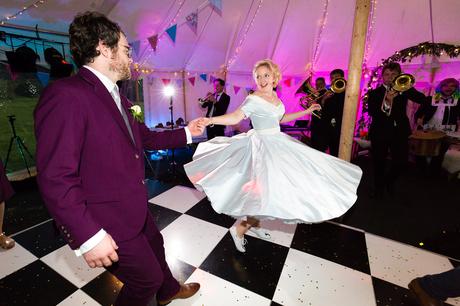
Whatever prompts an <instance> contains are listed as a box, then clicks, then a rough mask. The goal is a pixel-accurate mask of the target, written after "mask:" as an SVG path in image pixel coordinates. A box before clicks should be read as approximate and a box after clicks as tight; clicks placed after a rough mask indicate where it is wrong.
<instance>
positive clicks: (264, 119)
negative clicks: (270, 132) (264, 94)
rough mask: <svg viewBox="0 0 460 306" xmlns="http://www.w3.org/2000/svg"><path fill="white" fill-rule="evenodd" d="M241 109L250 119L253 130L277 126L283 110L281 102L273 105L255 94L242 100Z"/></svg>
mask: <svg viewBox="0 0 460 306" xmlns="http://www.w3.org/2000/svg"><path fill="white" fill-rule="evenodd" d="M241 110H242V111H243V113H244V115H245V117H246V118H250V119H251V122H252V126H253V127H254V129H255V130H264V129H273V128H279V122H280V120H281V118H282V117H283V115H284V112H285V109H284V105H283V103H280V104H278V105H274V104H271V103H270V102H268V101H266V100H265V99H263V98H261V97H259V96H256V95H249V96H248V97H247V98H246V100H244V102H243V104H242V106H241Z"/></svg>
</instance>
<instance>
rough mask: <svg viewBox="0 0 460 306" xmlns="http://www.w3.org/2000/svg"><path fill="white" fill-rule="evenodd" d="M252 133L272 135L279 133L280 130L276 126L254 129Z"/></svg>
mask: <svg viewBox="0 0 460 306" xmlns="http://www.w3.org/2000/svg"><path fill="white" fill-rule="evenodd" d="M254 132H255V133H257V134H259V135H272V134H276V133H279V132H281V129H280V127H279V126H277V127H274V128H269V129H257V130H256V129H254Z"/></svg>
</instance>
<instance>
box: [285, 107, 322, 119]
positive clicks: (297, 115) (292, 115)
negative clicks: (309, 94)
mask: <svg viewBox="0 0 460 306" xmlns="http://www.w3.org/2000/svg"><path fill="white" fill-rule="evenodd" d="M320 109H321V106H320V105H319V104H317V103H315V104H312V106H310V107H309V108H307V109H306V110H303V111H300V112H295V113H290V114H284V116H283V118H281V120H280V123H285V122H289V121H293V120H296V119H297V118H300V117H303V116H305V115H308V114H311V113H313V112H314V111H316V110H320Z"/></svg>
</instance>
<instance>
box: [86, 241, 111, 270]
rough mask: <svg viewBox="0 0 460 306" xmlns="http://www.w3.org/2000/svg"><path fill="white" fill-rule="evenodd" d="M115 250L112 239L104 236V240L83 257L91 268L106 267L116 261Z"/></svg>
mask: <svg viewBox="0 0 460 306" xmlns="http://www.w3.org/2000/svg"><path fill="white" fill-rule="evenodd" d="M117 249H118V246H117V244H116V243H115V241H114V240H113V239H112V236H110V235H109V234H106V235H105V237H104V239H102V241H101V242H99V243H98V244H97V245H96V246H95V247H94V248H92V249H91V250H89V251H88V252H86V253H85V254H83V257H84V258H85V260H86V263H87V264H88V266H90V267H91V268H95V267H108V266H111V265H112V263H113V262H117V261H118V255H117V252H116V250H117Z"/></svg>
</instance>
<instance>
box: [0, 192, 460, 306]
mask: <svg viewBox="0 0 460 306" xmlns="http://www.w3.org/2000/svg"><path fill="white" fill-rule="evenodd" d="M149 209H150V210H151V212H152V214H153V216H154V217H155V220H156V222H157V225H158V227H159V228H160V230H161V232H162V233H163V235H164V238H165V248H166V253H167V258H168V263H169V265H170V267H171V270H172V271H173V274H174V275H175V277H176V278H177V279H179V280H180V281H182V282H185V281H188V282H192V281H198V282H200V283H201V289H200V291H199V292H198V293H197V294H196V295H195V296H193V297H192V298H190V299H187V300H178V301H174V302H173V303H171V304H170V305H172V306H176V305H177V306H178V305H196V306H198V305H199V306H203V305H205V306H225V305H229V306H230V305H232V306H233V305H250V306H257V305H266V306H268V305H287V306H293V305H318V306H321V305H324V306H338V305H340V306H346V305H349V306H372V305H416V304H415V303H414V302H413V301H412V299H411V297H410V294H409V291H408V290H407V284H408V283H409V281H410V280H411V279H413V278H415V277H417V276H421V275H424V274H433V273H439V272H442V271H446V270H449V269H451V268H452V267H453V266H456V265H458V262H455V261H453V260H451V259H449V258H446V257H445V256H441V255H438V254H435V253H431V252H428V251H425V250H423V249H418V248H415V247H413V246H409V245H406V244H403V243H399V242H396V241H393V240H389V239H386V238H383V237H379V236H375V235H372V234H369V233H366V232H364V231H361V230H359V229H354V228H349V227H347V226H343V225H341V224H338V223H334V222H324V223H321V224H313V225H305V224H302V225H287V224H284V223H282V222H280V221H264V222H262V226H263V227H264V228H266V229H268V230H269V231H270V233H271V236H272V239H271V240H270V241H266V240H262V239H259V238H256V237H255V236H251V234H249V235H247V237H246V238H247V240H248V244H247V246H246V248H247V251H246V253H244V254H243V253H239V252H238V251H236V249H235V246H234V244H233V240H232V238H231V236H230V233H229V228H231V227H232V226H233V225H234V224H235V220H234V219H232V218H230V217H228V216H225V215H218V214H216V213H215V212H214V211H213V209H212V208H211V206H210V204H209V202H208V201H207V199H206V197H205V195H204V194H202V193H200V192H198V191H196V190H194V189H191V188H188V187H184V186H175V187H173V188H171V189H169V190H167V191H165V192H163V193H161V194H159V195H158V196H156V197H154V198H152V199H151V200H150V201H149ZM14 238H15V239H16V242H17V246H16V247H15V248H13V249H12V250H9V251H0V263H1V267H0V304H1V305H8V306H11V305H86V306H92V305H110V304H112V303H113V302H114V301H115V299H116V296H117V294H118V291H119V289H120V287H121V283H120V282H119V281H118V280H117V279H116V278H115V277H114V276H113V275H111V274H110V273H109V272H107V271H105V270H104V269H90V268H88V267H87V266H86V264H85V262H84V261H83V259H82V258H77V257H75V255H74V254H73V252H72V251H71V250H70V248H69V247H68V246H67V245H66V244H65V242H64V241H63V240H62V238H60V237H59V235H58V234H57V233H56V232H55V230H54V227H53V225H52V221H51V220H49V221H46V222H44V223H41V224H38V225H36V226H34V227H32V228H30V229H27V230H25V231H23V232H20V233H18V234H16V235H15V236H14ZM447 302H448V303H449V304H450V305H460V299H459V298H457V299H450V300H448V301H447ZM152 305H155V302H154V301H152Z"/></svg>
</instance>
